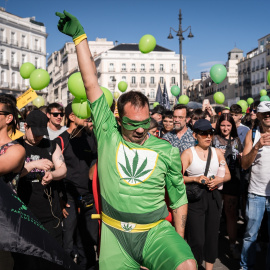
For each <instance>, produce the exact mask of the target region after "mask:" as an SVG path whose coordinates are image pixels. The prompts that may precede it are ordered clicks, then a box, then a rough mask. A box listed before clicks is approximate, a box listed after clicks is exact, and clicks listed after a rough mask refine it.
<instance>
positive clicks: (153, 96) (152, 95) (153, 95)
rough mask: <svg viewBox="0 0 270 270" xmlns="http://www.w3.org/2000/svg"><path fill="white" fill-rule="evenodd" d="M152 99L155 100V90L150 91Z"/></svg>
mask: <svg viewBox="0 0 270 270" xmlns="http://www.w3.org/2000/svg"><path fill="white" fill-rule="evenodd" d="M150 98H155V90H154V89H151V90H150Z"/></svg>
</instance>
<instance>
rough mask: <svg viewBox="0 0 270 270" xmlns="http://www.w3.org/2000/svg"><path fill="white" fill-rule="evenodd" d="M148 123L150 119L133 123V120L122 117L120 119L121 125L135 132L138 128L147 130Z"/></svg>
mask: <svg viewBox="0 0 270 270" xmlns="http://www.w3.org/2000/svg"><path fill="white" fill-rule="evenodd" d="M150 121H151V118H150V117H149V118H147V119H146V120H143V121H135V120H131V119H129V118H128V117H126V116H124V117H123V118H122V125H123V127H124V128H125V129H127V130H136V129H138V128H143V129H149V128H150Z"/></svg>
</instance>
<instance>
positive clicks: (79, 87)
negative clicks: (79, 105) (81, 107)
mask: <svg viewBox="0 0 270 270" xmlns="http://www.w3.org/2000/svg"><path fill="white" fill-rule="evenodd" d="M68 90H69V92H70V93H71V94H72V95H73V96H74V97H76V98H78V99H83V100H86V99H87V97H86V92H85V87H84V83H83V79H82V75H81V72H76V73H73V74H72V75H71V76H70V77H69V78H68Z"/></svg>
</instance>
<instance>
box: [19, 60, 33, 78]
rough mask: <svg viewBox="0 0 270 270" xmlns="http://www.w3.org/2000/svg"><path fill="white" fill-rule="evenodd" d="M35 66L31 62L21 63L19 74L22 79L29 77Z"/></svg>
mask: <svg viewBox="0 0 270 270" xmlns="http://www.w3.org/2000/svg"><path fill="white" fill-rule="evenodd" d="M35 69H36V68H35V66H34V65H33V64H32V63H29V62H26V63H23V64H22V65H21V67H20V74H21V76H22V77H23V78H24V79H29V78H30V75H31V73H32V72H33V71H34V70H35Z"/></svg>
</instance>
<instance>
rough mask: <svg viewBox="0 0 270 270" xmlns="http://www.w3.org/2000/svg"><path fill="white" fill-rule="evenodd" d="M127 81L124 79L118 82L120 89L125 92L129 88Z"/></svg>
mask: <svg viewBox="0 0 270 270" xmlns="http://www.w3.org/2000/svg"><path fill="white" fill-rule="evenodd" d="M127 87H128V85H127V83H126V82H124V81H121V82H119V83H118V89H119V90H120V91H121V92H125V91H126V90H127Z"/></svg>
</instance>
